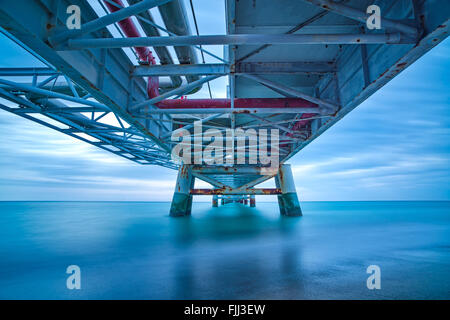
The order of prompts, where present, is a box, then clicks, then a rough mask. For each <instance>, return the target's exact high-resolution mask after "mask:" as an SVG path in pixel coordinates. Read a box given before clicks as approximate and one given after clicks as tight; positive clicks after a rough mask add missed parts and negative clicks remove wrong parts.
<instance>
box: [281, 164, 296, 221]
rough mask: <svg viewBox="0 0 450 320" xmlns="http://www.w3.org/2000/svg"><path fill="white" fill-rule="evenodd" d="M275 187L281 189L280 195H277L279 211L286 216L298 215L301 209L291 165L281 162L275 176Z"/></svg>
mask: <svg viewBox="0 0 450 320" xmlns="http://www.w3.org/2000/svg"><path fill="white" fill-rule="evenodd" d="M275 184H276V186H277V188H280V189H281V195H278V206H279V207H280V213H281V214H282V215H286V216H292V217H300V216H302V209H301V208H300V203H299V201H298V197H297V191H296V190H295V183H294V177H293V176H292V170H291V166H290V165H289V164H282V165H281V166H280V170H279V171H278V174H277V175H276V177H275Z"/></svg>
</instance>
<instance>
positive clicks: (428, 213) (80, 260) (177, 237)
mask: <svg viewBox="0 0 450 320" xmlns="http://www.w3.org/2000/svg"><path fill="white" fill-rule="evenodd" d="M169 207H170V203H165V202H1V203H0V298H1V299H80V298H83V299H449V298H450V202H303V203H302V209H303V213H304V216H303V217H301V218H285V217H280V215H279V213H278V212H279V211H278V205H277V204H276V203H261V202H259V203H257V207H256V208H248V207H244V206H243V205H239V204H236V205H234V204H229V205H226V206H223V207H220V208H211V205H210V204H209V203H194V206H193V210H192V212H193V214H192V217H190V218H169V217H168V210H169ZM69 265H78V266H79V267H80V269H81V290H68V289H67V288H66V279H67V277H68V275H67V274H66V268H67V266H69ZM369 265H378V266H379V267H380V269H381V289H380V290H369V289H367V286H366V280H367V277H368V276H369V274H367V273H366V269H367V267H368V266H369Z"/></svg>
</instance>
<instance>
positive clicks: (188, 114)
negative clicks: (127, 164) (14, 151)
mask: <svg viewBox="0 0 450 320" xmlns="http://www.w3.org/2000/svg"><path fill="white" fill-rule="evenodd" d="M194 2H195V1H194ZM185 3H188V2H187V1H182V0H141V1H138V0H128V1H126V2H125V1H121V0H88V1H85V0H71V1H68V0H14V1H4V3H2V6H1V7H0V31H1V32H2V33H3V34H4V35H6V36H7V37H8V38H9V39H11V41H13V42H15V43H17V44H18V45H19V46H21V47H22V48H24V49H26V50H28V51H29V52H30V53H31V54H33V55H34V56H35V57H36V58H37V59H38V60H39V61H41V62H42V63H41V64H40V65H39V66H37V67H23V66H22V65H19V66H12V67H7V68H0V108H1V109H3V110H6V111H8V112H11V113H13V114H15V115H17V116H20V117H23V118H25V119H28V120H31V121H34V122H37V123H39V124H41V125H44V126H47V127H49V128H51V129H54V130H57V131H59V132H61V133H63V134H66V135H69V136H71V137H74V138H77V139H79V140H82V141H84V142H86V143H89V144H91V145H93V146H96V147H98V148H101V149H103V150H106V151H108V152H111V153H113V154H115V155H117V156H120V157H123V158H125V159H128V160H130V161H134V162H136V163H138V164H142V165H157V166H163V167H167V168H170V169H174V170H178V178H177V182H176V188H175V192H174V195H173V200H172V206H171V210H170V215H171V216H187V215H190V214H191V208H192V199H193V196H200V195H210V196H213V201H212V205H213V206H214V207H216V206H218V205H219V204H222V203H223V204H226V203H229V202H240V203H243V204H246V203H247V204H249V205H250V206H251V207H254V206H255V204H256V202H255V196H256V195H258V196H264V195H276V196H277V197H278V203H279V208H280V213H281V214H282V215H287V216H301V215H302V211H301V208H300V205H299V201H298V197H297V193H296V189H295V184H294V178H293V176H292V172H291V169H290V166H289V165H288V164H286V163H287V161H289V159H290V158H292V157H293V156H294V155H296V154H297V153H298V152H300V151H301V150H302V149H303V148H304V147H306V146H307V145H308V144H309V143H311V142H312V141H313V140H314V139H316V138H317V137H319V136H320V135H321V134H323V133H324V132H325V131H326V130H328V129H329V128H330V127H331V126H333V125H334V124H335V123H337V122H338V121H339V120H341V119H342V118H343V117H344V116H345V115H347V114H348V113H349V112H351V111H352V110H353V109H354V108H356V107H357V106H358V105H360V104H361V103H362V102H363V101H365V100H366V99H367V98H369V97H370V96H371V95H372V94H374V93H375V92H376V91H378V90H380V89H381V88H382V87H383V86H384V85H385V84H386V83H388V82H389V81H390V80H391V79H393V78H394V77H395V76H396V75H398V74H399V73H400V72H402V71H403V70H404V69H405V68H407V67H409V66H410V65H411V64H413V63H414V62H415V61H416V60H417V59H419V58H420V57H421V56H422V55H424V54H425V53H426V52H428V51H429V50H430V49H431V48H433V47H434V46H436V45H437V44H439V43H440V42H441V41H443V40H444V39H445V38H446V37H447V36H448V33H449V32H450V23H449V22H450V21H449V18H450V2H449V1H444V0H443V1H435V0H395V1H394V0H376V1H374V0H345V1H340V0H339V1H337V0H336V1H331V0H280V1H274V0H253V1H250V0H249V1H237V0H225V12H224V16H225V20H226V24H225V25H226V32H225V34H216V35H211V34H208V35H202V34H200V32H199V30H195V33H194V32H193V31H192V30H194V29H193V28H191V26H190V23H189V21H190V20H195V8H194V5H193V4H192V3H193V2H190V4H191V6H192V8H190V9H191V10H190V11H189V12H191V13H192V17H191V18H193V19H189V18H188V10H186V8H185ZM374 4H375V5H376V6H378V7H379V8H380V11H381V12H380V15H379V16H378V17H379V20H380V26H379V28H378V27H377V28H375V29H373V28H369V27H368V26H367V24H366V22H367V19H368V17H369V14H367V9H368V7H369V6H371V5H374ZM197 5H200V4H199V3H197ZM74 6H75V7H77V8H79V10H80V12H81V16H80V21H79V22H80V26H79V28H69V26H68V24H67V21H68V18H69V15H70V14H69V13H68V12H70V11H68V9H69V7H72V8H73V7H74ZM155 13H157V14H158V16H159V17H160V19H154V18H153V15H154V14H155ZM156 20H161V21H158V22H155V21H156ZM195 26H196V27H197V24H195ZM208 32H209V31H208ZM210 46H221V48H220V50H219V51H220V52H223V55H222V54H219V55H218V54H217V52H216V53H213V52H211V51H210V50H208V48H210ZM200 57H201V59H200ZM205 57H206V60H205ZM221 77H225V78H226V80H227V85H226V90H224V91H226V98H225V97H222V96H221V97H220V98H218V94H217V93H216V92H211V90H210V89H211V87H210V83H211V82H212V81H215V80H216V79H217V78H221ZM202 88H203V89H205V90H203V91H202ZM206 89H208V90H206ZM224 89H225V88H224ZM196 93H198V94H197V95H196V96H194V97H192V96H190V95H193V94H196ZM208 93H209V94H208ZM205 96H209V98H207V99H205ZM418 107H423V106H418ZM387 116H388V115H387ZM236 129H242V130H243V131H245V132H246V133H249V132H252V130H253V131H258V132H260V133H261V132H262V131H263V132H265V134H267V135H270V134H272V133H274V132H276V134H277V140H276V141H278V143H277V145H276V147H274V146H273V144H272V142H273V140H272V138H271V140H270V141H271V144H272V145H271V146H270V150H268V149H269V148H268V149H267V150H266V151H267V156H268V157H272V156H273V155H274V152H275V153H276V166H274V167H273V168H267V166H266V165H267V163H262V161H261V159H260V158H258V159H257V162H256V163H254V162H251V159H250V158H251V154H252V153H254V152H255V151H254V149H253V148H254V147H255V146H254V145H252V144H251V139H250V138H249V137H248V135H245V134H244V136H243V137H242V136H239V135H236V134H232V135H231V136H228V133H229V132H235V131H236ZM211 130H214V141H220V142H222V145H226V148H228V149H231V154H232V156H231V159H232V160H234V157H235V155H236V154H237V157H236V158H238V157H239V154H240V153H241V152H242V154H243V157H242V158H243V159H244V161H243V162H239V161H238V162H235V161H231V163H229V162H228V160H230V158H227V155H226V153H225V154H223V155H221V156H220V157H218V156H217V154H215V155H214V160H215V161H214V163H206V162H204V163H200V164H190V163H198V162H195V161H192V162H190V161H179V160H180V159H178V158H177V157H173V149H174V148H175V146H177V145H178V144H179V143H180V142H181V144H183V143H189V144H191V145H193V146H194V148H193V149H194V150H193V153H192V156H193V157H194V158H195V157H197V156H198V154H200V153H202V152H204V151H205V150H206V149H207V147H208V146H209V144H210V143H211V142H212V140H213V138H212V135H211ZM208 134H209V135H208ZM187 135H188V136H189V137H192V141H191V138H189V139H188V140H186V141H185V140H184V139H183V137H184V136H187ZM205 135H206V138H205V139H204V137H205ZM239 137H240V138H239ZM180 140H181V141H180ZM266 142H267V141H266ZM229 143H230V146H228V144H229ZM256 147H257V148H258V150H260V149H261V147H267V143H266V145H265V146H264V144H261V143H260V141H259V140H258V143H257V145H256ZM196 179H199V180H202V181H205V182H207V183H209V184H210V185H211V186H212V188H210V189H196V188H195V187H194V182H195V180H196ZM269 179H275V186H276V187H275V188H258V187H257V186H258V185H259V184H261V183H262V182H264V181H267V180H269Z"/></svg>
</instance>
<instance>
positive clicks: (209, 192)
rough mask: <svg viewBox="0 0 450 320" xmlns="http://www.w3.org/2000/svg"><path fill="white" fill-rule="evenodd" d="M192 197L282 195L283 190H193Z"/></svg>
mask: <svg viewBox="0 0 450 320" xmlns="http://www.w3.org/2000/svg"><path fill="white" fill-rule="evenodd" d="M190 193H191V194H192V195H197V196H209V195H219V194H224V195H239V194H242V195H248V194H250V195H277V194H281V189H279V188H259V189H232V188H225V189H223V188H222V189H191V192H190Z"/></svg>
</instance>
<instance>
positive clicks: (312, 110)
mask: <svg viewBox="0 0 450 320" xmlns="http://www.w3.org/2000/svg"><path fill="white" fill-rule="evenodd" d="M322 112H327V110H325V109H321V108H284V107H280V108H253V109H247V108H239V109H234V111H233V109H231V108H211V109H206V108H201V109H194V108H188V109H182V108H173V109H152V110H148V111H142V112H141V113H140V114H136V115H135V117H137V118H140V117H145V116H146V115H150V114H211V113H226V114H230V113H233V114H249V113H265V114H275V113H279V114H283V113H313V114H322Z"/></svg>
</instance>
